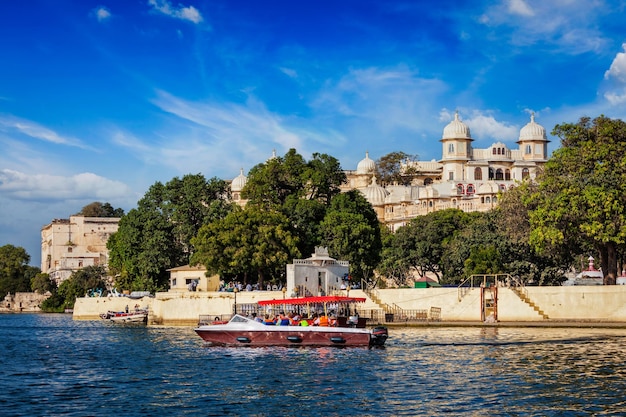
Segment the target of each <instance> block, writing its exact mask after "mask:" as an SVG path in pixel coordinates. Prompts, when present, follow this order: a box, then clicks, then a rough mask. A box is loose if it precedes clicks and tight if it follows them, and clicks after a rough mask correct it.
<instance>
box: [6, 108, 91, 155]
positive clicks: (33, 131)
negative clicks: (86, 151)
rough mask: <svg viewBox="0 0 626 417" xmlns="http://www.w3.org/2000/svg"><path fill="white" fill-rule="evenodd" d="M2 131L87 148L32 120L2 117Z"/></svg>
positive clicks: (78, 141)
mask: <svg viewBox="0 0 626 417" xmlns="http://www.w3.org/2000/svg"><path fill="white" fill-rule="evenodd" d="M0 131H5V132H10V133H15V132H17V133H21V134H24V135H27V136H30V137H32V138H35V139H40V140H43V141H46V142H51V143H56V144H58V145H67V146H75V147H78V148H87V146H86V145H84V144H83V143H82V142H81V141H80V140H78V139H75V138H72V137H67V136H61V135H59V134H58V133H57V132H55V131H53V130H51V129H48V128H46V127H44V126H41V125H40V124H38V123H35V122H32V121H30V120H25V119H21V118H19V117H15V116H10V115H9V116H2V115H0Z"/></svg>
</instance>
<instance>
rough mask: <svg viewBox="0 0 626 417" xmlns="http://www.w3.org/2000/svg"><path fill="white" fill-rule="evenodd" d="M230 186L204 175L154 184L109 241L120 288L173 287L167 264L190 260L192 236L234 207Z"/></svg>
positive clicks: (172, 264)
mask: <svg viewBox="0 0 626 417" xmlns="http://www.w3.org/2000/svg"><path fill="white" fill-rule="evenodd" d="M228 196H229V191H228V186H227V184H226V183H225V182H224V181H222V180H219V179H216V178H213V179H211V180H209V181H207V180H206V179H205V178H204V177H203V176H202V175H201V174H197V175H186V176H184V177H183V178H181V179H179V178H174V179H172V180H171V181H170V182H168V183H167V184H165V185H163V184H162V183H160V182H157V183H155V184H154V185H152V186H151V187H150V189H149V190H148V191H147V192H146V194H145V195H144V197H143V198H142V199H141V200H139V202H138V205H137V208H136V209H132V210H130V211H129V212H128V214H127V215H126V216H124V217H122V219H121V220H120V223H119V227H118V231H117V233H115V234H113V235H112V236H111V237H110V238H109V240H108V242H107V248H108V249H109V268H110V272H111V274H112V275H113V276H115V283H116V287H118V289H120V290H148V291H156V290H162V289H165V288H167V287H168V284H169V276H168V273H167V269H170V268H173V267H176V266H180V265H185V264H187V263H189V260H190V256H191V254H192V253H193V251H194V248H193V245H192V244H191V240H192V239H193V237H194V236H195V235H196V234H197V233H198V230H200V228H201V227H202V226H203V225H206V224H209V223H210V222H211V221H215V220H217V219H220V218H221V217H223V216H224V215H226V213H227V212H228V211H230V210H231V209H232V207H233V205H232V204H231V203H229V202H228Z"/></svg>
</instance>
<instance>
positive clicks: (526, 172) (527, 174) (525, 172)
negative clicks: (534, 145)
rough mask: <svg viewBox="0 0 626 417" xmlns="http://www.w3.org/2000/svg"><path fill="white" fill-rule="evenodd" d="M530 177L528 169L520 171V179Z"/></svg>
mask: <svg viewBox="0 0 626 417" xmlns="http://www.w3.org/2000/svg"><path fill="white" fill-rule="evenodd" d="M528 177H530V171H529V170H528V168H524V169H522V179H524V178H528Z"/></svg>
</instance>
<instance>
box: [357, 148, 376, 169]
mask: <svg viewBox="0 0 626 417" xmlns="http://www.w3.org/2000/svg"><path fill="white" fill-rule="evenodd" d="M375 171H376V162H374V161H373V160H372V159H370V154H369V152H365V159H362V160H361V162H359V164H358V165H357V166H356V173H357V174H371V173H373V172H375Z"/></svg>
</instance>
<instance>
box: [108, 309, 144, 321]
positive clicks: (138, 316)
mask: <svg viewBox="0 0 626 417" xmlns="http://www.w3.org/2000/svg"><path fill="white" fill-rule="evenodd" d="M100 318H101V319H103V320H110V321H113V322H116V323H146V322H147V321H148V310H147V309H140V308H137V309H135V310H131V311H112V310H109V311H107V312H106V313H103V314H100Z"/></svg>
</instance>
